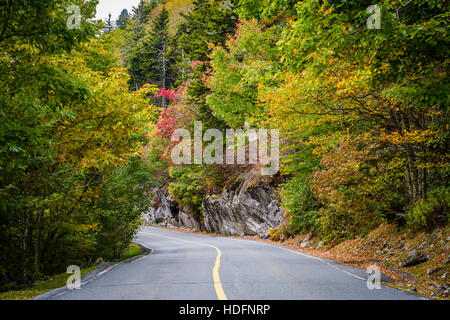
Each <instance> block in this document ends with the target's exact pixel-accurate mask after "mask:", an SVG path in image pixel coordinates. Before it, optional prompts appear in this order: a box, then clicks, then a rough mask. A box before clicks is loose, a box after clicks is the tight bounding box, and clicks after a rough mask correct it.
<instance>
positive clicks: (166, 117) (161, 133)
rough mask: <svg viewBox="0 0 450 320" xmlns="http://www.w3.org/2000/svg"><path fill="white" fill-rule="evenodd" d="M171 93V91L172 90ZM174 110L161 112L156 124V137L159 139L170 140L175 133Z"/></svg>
mask: <svg viewBox="0 0 450 320" xmlns="http://www.w3.org/2000/svg"><path fill="white" fill-rule="evenodd" d="M172 91H173V90H172ZM175 125H176V121H175V109H173V108H169V109H165V110H163V111H162V112H161V118H160V119H159V121H158V122H157V123H156V128H157V132H156V135H157V136H158V137H161V138H166V139H171V137H172V134H173V132H174V131H175Z"/></svg>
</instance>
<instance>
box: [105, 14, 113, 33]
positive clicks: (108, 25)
mask: <svg viewBox="0 0 450 320" xmlns="http://www.w3.org/2000/svg"><path fill="white" fill-rule="evenodd" d="M113 30H114V26H113V24H112V21H111V13H110V14H109V15H108V20H106V28H105V33H111V31H113Z"/></svg>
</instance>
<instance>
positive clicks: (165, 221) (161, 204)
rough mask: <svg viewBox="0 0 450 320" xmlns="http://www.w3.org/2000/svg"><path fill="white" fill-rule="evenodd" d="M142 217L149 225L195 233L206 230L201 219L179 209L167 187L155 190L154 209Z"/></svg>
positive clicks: (183, 209)
mask: <svg viewBox="0 0 450 320" xmlns="http://www.w3.org/2000/svg"><path fill="white" fill-rule="evenodd" d="M142 216H143V218H144V221H145V224H147V225H159V226H163V227H176V228H183V229H188V230H194V231H202V230H204V227H203V225H202V223H201V222H200V221H199V219H197V218H195V217H193V216H192V215H190V214H189V213H188V210H186V209H185V208H179V206H178V204H177V203H176V202H175V201H174V200H173V199H172V196H171V195H170V194H169V193H168V192H167V188H165V187H164V188H161V189H156V190H155V197H154V199H153V207H151V208H150V209H149V210H148V211H147V212H145V213H143V215H142Z"/></svg>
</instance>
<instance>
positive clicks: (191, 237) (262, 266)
mask: <svg viewBox="0 0 450 320" xmlns="http://www.w3.org/2000/svg"><path fill="white" fill-rule="evenodd" d="M136 242H138V243H141V244H143V245H145V246H146V247H149V248H153V249H154V251H153V254H151V255H148V256H145V257H143V258H140V259H138V260H135V261H133V262H129V263H122V264H118V265H116V266H114V267H113V268H111V269H110V270H108V271H107V272H104V273H103V274H101V276H100V277H98V278H96V279H95V280H93V281H89V282H88V283H86V284H84V285H82V288H81V289H80V290H70V291H69V290H64V291H63V292H60V293H59V294H58V295H56V296H53V297H52V298H50V299H62V300H67V299H76V300H105V299H119V300H120V299H146V300H215V299H229V300H299V299H314V300H315V299H339V300H343V299H344V300H346V299H371V300H372V299H387V300H393V299H402V300H404V299H423V298H422V297H420V296H418V295H415V294H412V293H408V292H404V291H400V290H396V289H393V288H390V287H386V286H382V287H381V289H379V290H376V289H374V290H369V289H368V288H367V285H366V279H367V278H368V277H369V276H370V275H368V274H366V272H365V270H362V269H358V268H353V267H347V266H343V265H340V264H338V263H336V262H333V261H331V260H326V259H320V258H316V257H313V256H310V255H307V254H304V253H301V252H298V251H294V250H291V249H288V248H284V247H281V246H276V245H270V244H267V243H263V242H257V241H251V240H241V239H233V238H222V237H209V236H203V235H197V234H190V233H181V232H176V231H172V230H166V229H159V228H151V227H143V228H141V230H140V232H139V233H138V236H137V239H136Z"/></svg>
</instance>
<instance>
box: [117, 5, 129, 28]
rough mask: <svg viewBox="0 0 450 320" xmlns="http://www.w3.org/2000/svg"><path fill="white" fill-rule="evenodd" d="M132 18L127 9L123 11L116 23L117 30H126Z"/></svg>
mask: <svg viewBox="0 0 450 320" xmlns="http://www.w3.org/2000/svg"><path fill="white" fill-rule="evenodd" d="M129 18H130V14H129V13H128V10H127V9H123V10H122V12H121V13H120V15H119V18H118V19H117V21H116V26H117V28H120V29H125V28H126V27H127V25H128V20H129Z"/></svg>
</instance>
